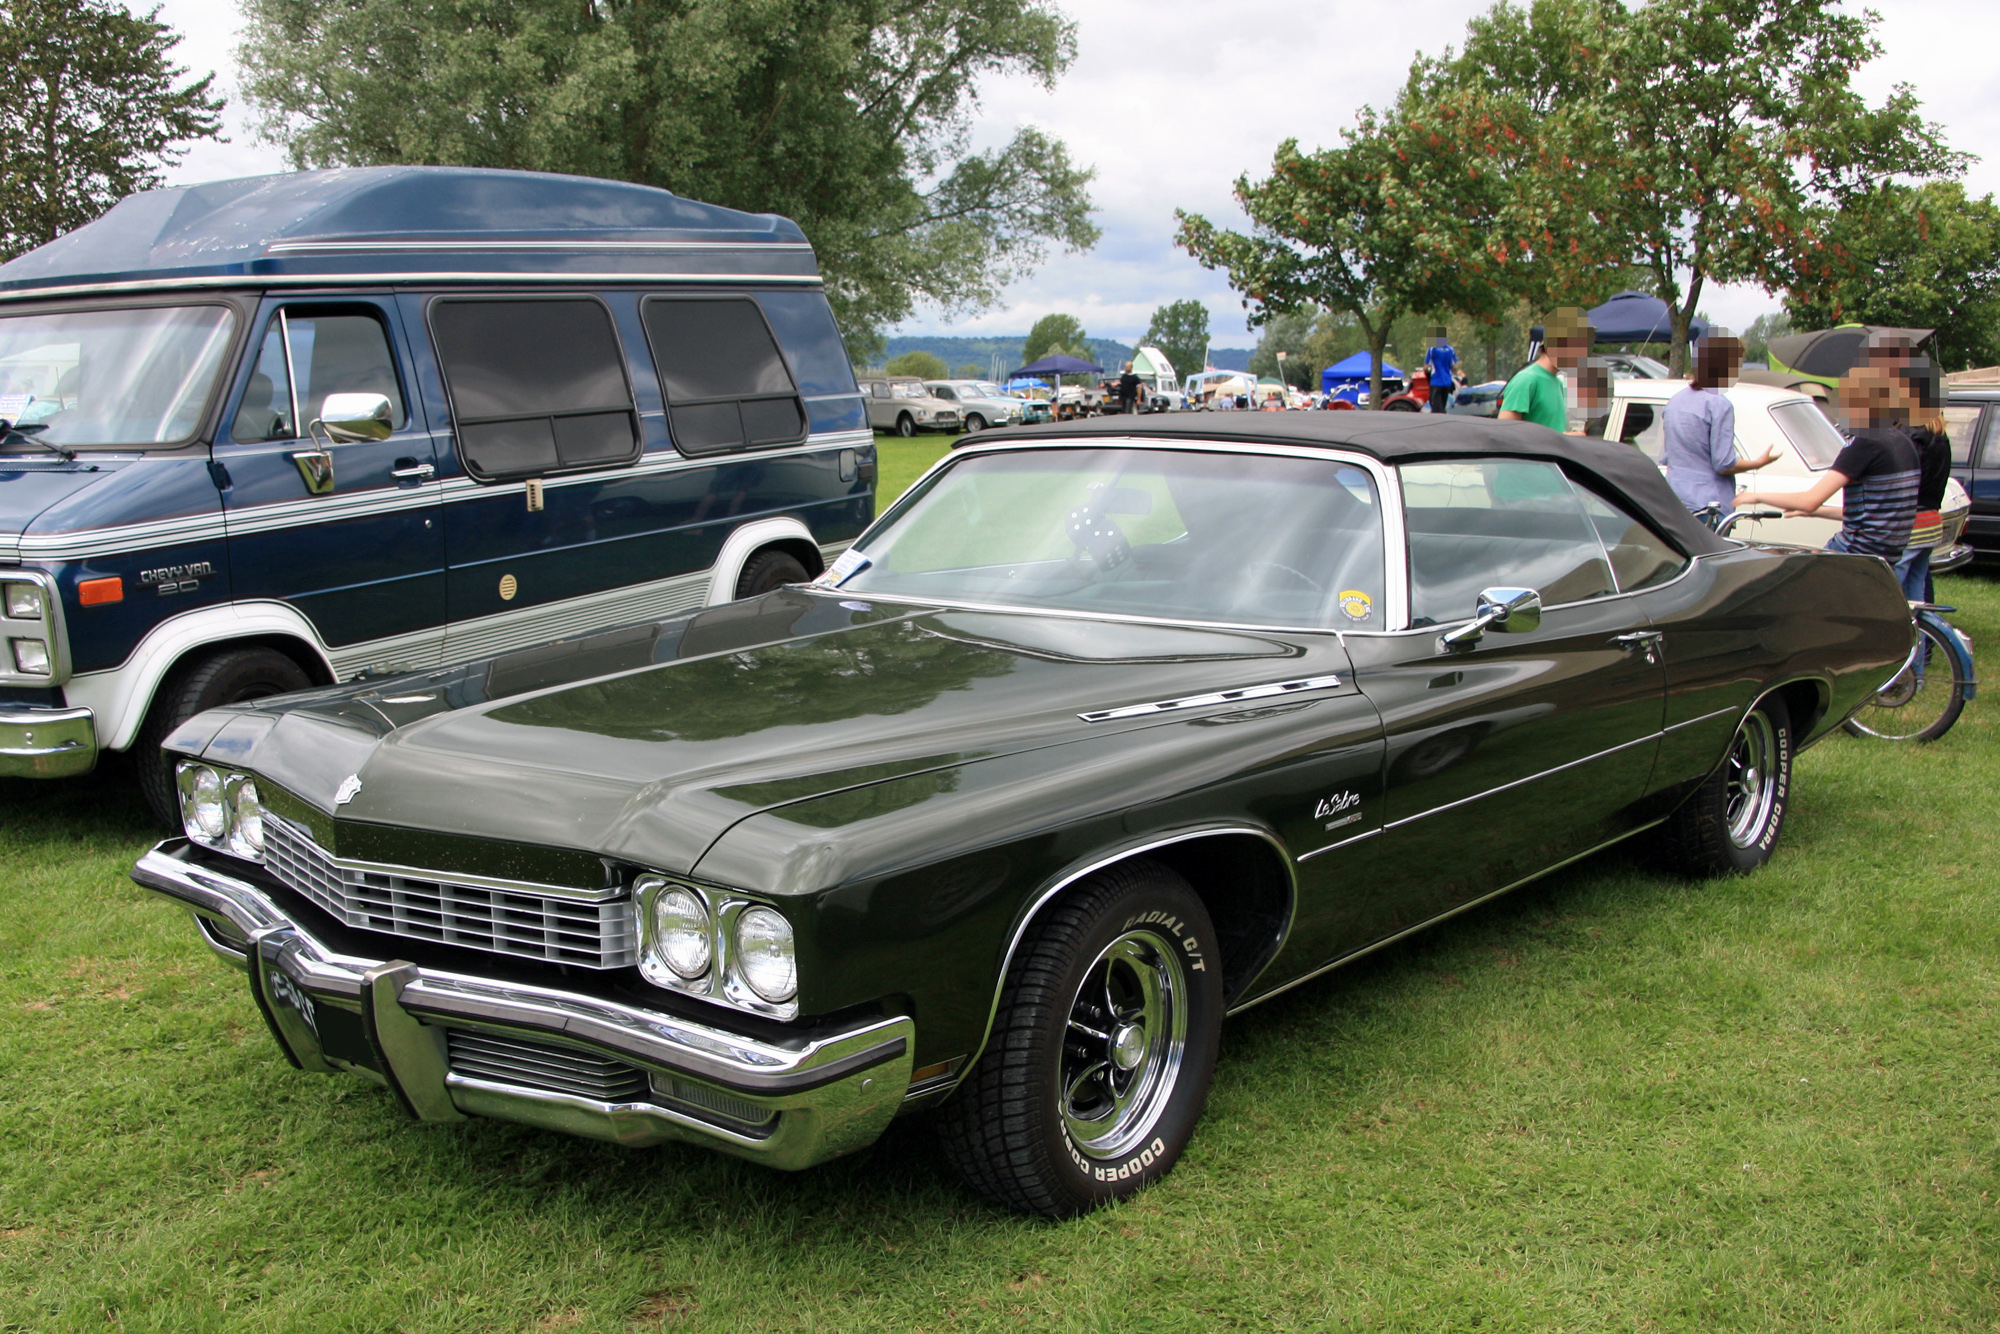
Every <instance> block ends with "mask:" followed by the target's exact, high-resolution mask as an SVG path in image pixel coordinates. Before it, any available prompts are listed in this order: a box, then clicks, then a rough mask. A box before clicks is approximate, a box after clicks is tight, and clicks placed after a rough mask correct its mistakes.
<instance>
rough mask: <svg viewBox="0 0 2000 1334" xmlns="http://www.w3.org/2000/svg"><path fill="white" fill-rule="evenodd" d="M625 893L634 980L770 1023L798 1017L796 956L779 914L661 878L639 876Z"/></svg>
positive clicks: (789, 926)
mask: <svg viewBox="0 0 2000 1334" xmlns="http://www.w3.org/2000/svg"><path fill="white" fill-rule="evenodd" d="M632 891H633V896H634V898H635V899H636V901H637V907H638V916H639V937H640V939H639V975H640V976H641V977H643V978H645V979H646V980H647V981H648V982H650V983H652V984H653V985H654V986H656V987H665V988H667V989H668V990H670V991H678V992H682V993H685V994H687V995H691V996H704V997H707V998H708V999H710V1000H715V1001H721V1002H722V1003H724V1004H727V1005H734V1006H736V1007H738V1008H740V1009H745V1010H750V1011H753V1012H754V1013H757V1014H764V1015H769V1016H771V1017H772V1018H776V1019H790V1018H792V1017H793V1016H794V1015H796V1014H797V1013H798V1011H799V1007H798V1000H797V997H798V992H799V969H798V957H797V948H796V943H795V941H794V937H793V933H792V924H791V923H790V922H789V921H787V920H786V919H785V916H784V914H782V913H780V912H779V911H777V909H775V908H772V907H769V906H766V905H764V904H761V903H754V902H752V901H750V900H748V899H744V898H740V897H737V896H735V895H732V894H728V893H725V892H722V891H719V890H712V889H707V888H703V887H698V886H695V885H689V884H686V883H684V882H680V881H675V880H669V879H668V878H667V877H665V876H661V875H642V876H640V877H639V878H638V880H636V881H635V882H633V885H632Z"/></svg>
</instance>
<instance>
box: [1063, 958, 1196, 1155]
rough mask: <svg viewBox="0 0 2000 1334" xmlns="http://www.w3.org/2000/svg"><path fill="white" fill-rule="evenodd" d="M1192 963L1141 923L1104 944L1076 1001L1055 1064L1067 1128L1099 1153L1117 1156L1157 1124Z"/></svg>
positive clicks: (1176, 1054)
mask: <svg viewBox="0 0 2000 1334" xmlns="http://www.w3.org/2000/svg"><path fill="white" fill-rule="evenodd" d="M1187 1012H1188V982H1187V971H1186V965H1185V964H1184V963H1182V962H1181V951H1180V949H1179V948H1178V946H1177V945H1176V944H1175V942H1174V941H1172V940H1170V939H1168V938H1167V937H1165V936H1162V935H1160V934H1159V933H1157V932H1154V931H1151V930H1147V929H1145V928H1140V929H1138V930H1135V931H1127V932H1126V933H1125V934H1123V935H1121V936H1119V937H1118V938H1117V939H1116V940H1114V941H1112V942H1111V943H1110V944H1109V945H1106V946H1105V947H1104V949H1103V950H1102V952H1100V953H1099V954H1098V956H1097V958H1096V959H1095V960H1094V961H1093V962H1092V963H1091V965H1090V967H1089V968H1088V969H1086V970H1085V972H1084V975H1083V984H1082V985H1081V986H1079V987H1078V988H1077V993H1076V995H1075V997H1074V998H1073V999H1072V1000H1071V1001H1070V1008H1069V1018H1068V1021H1067V1024H1066V1026H1065V1028H1064V1031H1063V1043H1062V1057H1061V1061H1060V1068H1059V1069H1058V1071H1057V1079H1058V1081H1059V1082H1058V1090H1057V1098H1058V1101H1059V1103H1060V1107H1061V1113H1062V1120H1063V1129H1064V1130H1066V1131H1067V1132H1068V1133H1069V1137H1070V1139H1071V1141H1072V1142H1073V1143H1074V1144H1075V1145H1076V1147H1077V1148H1078V1149H1080V1150H1082V1151H1083V1152H1085V1153H1087V1154H1089V1155H1091V1156H1092V1157H1094V1158H1119V1157H1123V1156H1124V1155H1125V1154H1127V1153H1129V1152H1131V1151H1132V1150H1133V1149H1135V1148H1138V1147H1139V1146H1140V1145H1141V1144H1143V1143H1144V1142H1145V1139H1146V1137H1147V1136H1148V1135H1150V1134H1152V1133H1153V1127H1154V1126H1155V1125H1157V1124H1158V1122H1159V1119H1160V1114H1161V1113H1162V1112H1164V1111H1165V1110H1166V1106H1167V1102H1168V1100H1169V1099H1170V1098H1172V1096H1173V1092H1174V1088H1175V1087H1176V1085H1177V1084H1178V1083H1179V1082H1180V1070H1181V1058H1182V1054H1183V1053H1184V1052H1185V1050H1186V1046H1187Z"/></svg>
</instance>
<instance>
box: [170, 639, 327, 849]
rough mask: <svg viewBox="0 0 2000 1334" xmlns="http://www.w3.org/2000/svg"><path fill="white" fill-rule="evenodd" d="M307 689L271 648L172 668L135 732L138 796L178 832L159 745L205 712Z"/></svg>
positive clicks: (298, 670)
mask: <svg viewBox="0 0 2000 1334" xmlns="http://www.w3.org/2000/svg"><path fill="white" fill-rule="evenodd" d="M311 684H312V678H311V677H309V676H307V675H306V673H305V669H304V668H302V667H300V666H299V665H298V664H297V663H296V662H293V661H292V660H291V659H290V658H288V657H286V656H285V655H284V654H283V653H280V652H278V650H276V649H274V648H265V647H263V646H261V645H252V646H247V647H239V648H224V649H217V650H215V651H213V652H210V653H206V654H200V655H197V656H195V657H192V658H189V659H188V660H187V661H185V662H183V663H180V664H179V665H177V666H176V667H175V668H174V669H173V671H171V672H169V673H168V674H167V678H166V680H164V681H162V682H161V683H160V689H159V693H158V694H156V695H154V696H153V707H152V708H151V709H150V710H148V711H147V713H146V725H145V726H144V727H142V728H140V729H139V739H138V741H137V742H136V743H135V744H134V746H133V759H134V761H135V763H136V764H137V765H138V768H139V791H140V792H142V793H144V794H145V798H146V804H147V805H148V806H150V807H151V808H152V811H153V814H154V815H155V816H157V817H158V818H159V819H160V821H161V823H163V824H164V825H165V826H166V827H167V828H168V829H169V830H171V831H172V832H174V833H179V832H180V829H181V811H180V802H179V800H178V799H177V798H176V797H175V795H174V774H173V765H172V764H171V763H169V761H168V759H167V757H166V756H165V755H163V754H162V753H161V752H160V743H161V742H163V741H165V740H166V739H167V738H168V737H169V736H172V735H173V733H174V729H175V728H177V727H179V726H180V725H181V724H182V723H184V722H186V721H187V720H188V719H190V718H192V717H194V716H195V715H196V714H197V713H200V712H202V711H203V710H205V709H215V708H220V707H221V706H223V705H224V704H241V703H243V702H245V701H246V700H253V699H263V698H265V697H266V696H269V695H282V694H286V693H287V692H289V691H293V690H304V689H306V688H307V687H308V686H310V685H311Z"/></svg>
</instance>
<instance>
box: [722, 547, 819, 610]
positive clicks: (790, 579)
mask: <svg viewBox="0 0 2000 1334" xmlns="http://www.w3.org/2000/svg"><path fill="white" fill-rule="evenodd" d="M810 578H812V576H811V575H810V574H808V573H806V567H805V566H804V565H802V564H800V563H799V558H798V557H797V556H794V555H792V554H791V553H790V552H787V551H779V550H778V549H777V548H775V547H767V548H766V549H764V550H763V551H760V552H758V553H757V554H756V555H754V556H752V557H751V558H750V559H749V560H746V561H744V562H743V572H742V573H741V574H739V575H737V576H736V597H737V600H738V601H741V600H742V599H744V598H754V597H757V596H759V595H760V594H764V593H768V592H770V591H771V590H772V589H774V588H783V587H784V586H785V585H786V584H802V583H804V582H805V581H806V580H808V579H810Z"/></svg>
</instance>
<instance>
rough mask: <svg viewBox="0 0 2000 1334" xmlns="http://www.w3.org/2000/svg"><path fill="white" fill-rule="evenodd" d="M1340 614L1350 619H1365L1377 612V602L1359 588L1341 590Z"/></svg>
mask: <svg viewBox="0 0 2000 1334" xmlns="http://www.w3.org/2000/svg"><path fill="white" fill-rule="evenodd" d="M1340 614H1341V615H1342V616H1345V617H1346V618H1347V619H1348V620H1350V621H1365V620H1367V619H1368V618H1369V617H1370V616H1373V615H1374V614H1375V602H1374V599H1372V598H1370V597H1369V596H1368V595H1367V594H1366V593H1364V592H1362V591H1361V590H1360V589H1358V588H1343V589H1342V590H1341V591H1340Z"/></svg>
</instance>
